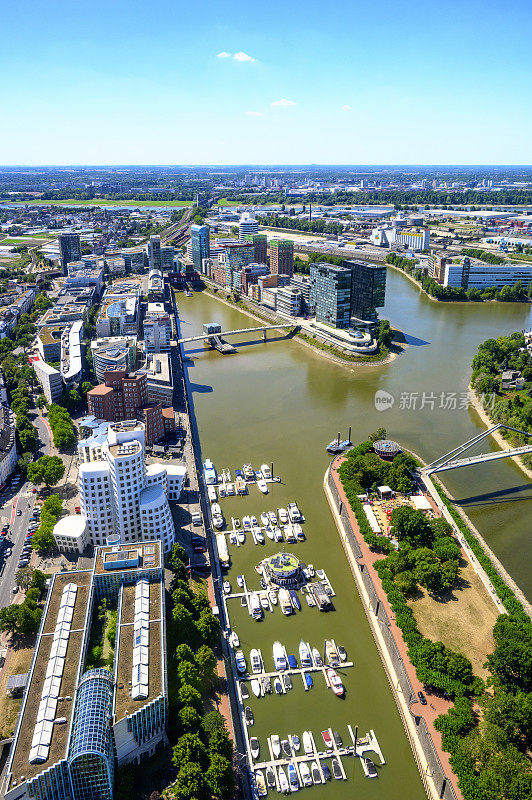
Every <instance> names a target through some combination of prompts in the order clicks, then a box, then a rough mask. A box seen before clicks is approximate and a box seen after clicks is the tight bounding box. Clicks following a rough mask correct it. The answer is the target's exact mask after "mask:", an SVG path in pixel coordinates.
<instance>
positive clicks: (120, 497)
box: [78, 420, 186, 552]
mask: <svg viewBox="0 0 532 800" xmlns="http://www.w3.org/2000/svg"><path fill="white" fill-rule="evenodd" d="M95 425H96V426H97V427H95V428H94V430H93V433H92V435H91V436H90V437H89V438H87V439H83V440H82V441H81V442H79V444H78V461H79V462H80V464H79V471H78V484H79V494H80V506H81V513H82V515H83V517H84V518H85V520H86V522H87V534H88V537H89V541H90V543H91V544H93V545H99V544H103V543H104V542H105V541H106V539H107V538H108V537H109V536H111V535H113V534H118V535H119V536H120V537H121V540H122V542H125V543H127V544H131V543H132V542H138V541H145V540H147V539H150V538H152V537H153V536H154V530H155V535H157V537H158V538H160V539H161V541H162V546H163V549H164V551H165V552H167V551H168V550H170V548H171V547H172V545H173V543H174V541H175V530H174V523H173V520H172V515H171V513H170V507H169V505H168V498H167V494H166V492H167V491H168V489H169V486H170V484H172V489H173V491H174V492H175V491H176V488H177V490H178V492H179V493H180V491H181V488H182V486H183V481H184V477H185V473H186V469H185V468H184V467H182V466H181V465H176V466H173V465H168V467H166V465H164V467H165V472H164V475H163V474H162V473H161V476H160V479H158V480H157V481H153V480H150V481H149V482H148V480H147V472H146V465H145V444H146V434H145V425H144V424H143V423H139V422H136V421H135V420H129V421H125V422H121V423H120V422H119V423H114V424H106V423H100V425H99V426H98V422H97V421H96V422H95ZM176 481H177V482H178V485H177V487H176ZM165 485H166V487H167V488H166V490H165ZM155 486H159V487H162V489H163V490H164V491H163V492H162V493H161V492H159V491H153V489H154V487H155ZM155 524H156V525H157V528H153V525H155Z"/></svg>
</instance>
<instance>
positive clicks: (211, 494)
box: [207, 486, 216, 503]
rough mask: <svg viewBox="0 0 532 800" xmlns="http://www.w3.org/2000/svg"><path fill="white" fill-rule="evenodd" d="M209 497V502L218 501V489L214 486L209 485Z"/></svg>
mask: <svg viewBox="0 0 532 800" xmlns="http://www.w3.org/2000/svg"><path fill="white" fill-rule="evenodd" d="M207 497H208V498H209V503H216V489H215V488H214V486H207Z"/></svg>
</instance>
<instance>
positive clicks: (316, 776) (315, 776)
mask: <svg viewBox="0 0 532 800" xmlns="http://www.w3.org/2000/svg"><path fill="white" fill-rule="evenodd" d="M310 771H311V772H312V782H313V783H315V784H316V783H321V772H320V768H319V767H318V762H317V761H313V762H312V764H311V765H310Z"/></svg>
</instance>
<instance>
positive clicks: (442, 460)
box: [421, 423, 532, 475]
mask: <svg viewBox="0 0 532 800" xmlns="http://www.w3.org/2000/svg"><path fill="white" fill-rule="evenodd" d="M501 428H504V429H505V430H508V431H514V433H519V434H520V435H521V436H526V437H528V438H529V439H531V441H530V444H526V445H524V446H523V447H513V448H509V449H508V450H495V451H494V452H493V453H481V454H480V455H478V456H469V457H468V458H458V456H460V455H461V454H462V453H465V452H466V451H467V450H470V449H471V448H472V447H474V446H475V445H476V444H478V443H479V442H481V441H482V439H485V438H486V436H490V435H491V434H492V433H494V432H495V431H498V430H500V429H501ZM526 453H532V433H527V432H526V431H520V430H519V429H518V428H512V427H511V426H510V425H503V424H502V423H499V424H498V425H494V426H493V427H492V428H488V430H487V431H484V433H479V434H478V436H474V437H473V438H472V439H469V440H468V441H467V442H464V443H463V444H461V445H459V446H458V447H455V448H454V450H450V451H449V452H448V453H445V454H444V455H443V456H440V457H439V458H437V459H435V460H434V461H433V462H432V463H431V464H427V466H426V467H423V469H422V470H421V472H422V473H423V474H425V475H432V474H434V473H435V472H445V471H446V470H450V469H459V468H460V467H472V466H473V465H474V464H483V463H484V462H486V461H496V460H497V459H499V458H512V457H514V456H523V455H525V454H526Z"/></svg>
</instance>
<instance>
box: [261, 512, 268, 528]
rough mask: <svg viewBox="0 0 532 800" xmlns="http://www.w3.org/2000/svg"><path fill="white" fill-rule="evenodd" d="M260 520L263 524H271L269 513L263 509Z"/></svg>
mask: <svg viewBox="0 0 532 800" xmlns="http://www.w3.org/2000/svg"><path fill="white" fill-rule="evenodd" d="M260 521H261V522H262V524H263V525H264V526H266V525H269V524H270V520H269V519H268V514H267V512H266V511H263V512H262V513H261V515H260Z"/></svg>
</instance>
